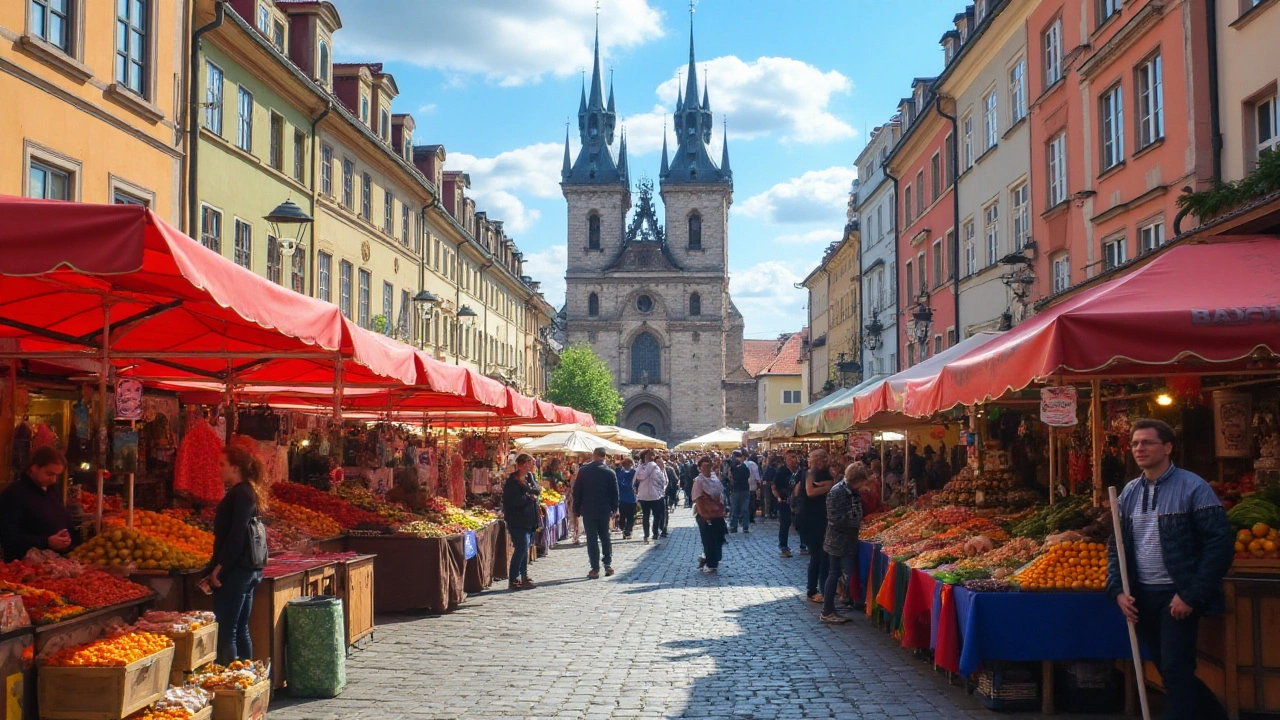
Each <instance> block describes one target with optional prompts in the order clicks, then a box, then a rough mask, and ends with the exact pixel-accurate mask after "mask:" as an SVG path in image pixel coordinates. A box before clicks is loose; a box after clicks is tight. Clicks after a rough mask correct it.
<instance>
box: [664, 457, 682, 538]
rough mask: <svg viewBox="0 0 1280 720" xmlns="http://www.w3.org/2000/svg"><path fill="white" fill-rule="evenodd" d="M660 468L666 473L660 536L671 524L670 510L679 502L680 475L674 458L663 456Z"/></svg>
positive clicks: (665, 533) (665, 534) (665, 532)
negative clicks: (664, 506)
mask: <svg viewBox="0 0 1280 720" xmlns="http://www.w3.org/2000/svg"><path fill="white" fill-rule="evenodd" d="M662 469H663V470H664V471H666V473H667V508H666V512H664V513H663V514H662V537H666V536H667V528H668V526H669V525H670V524H671V511H672V510H675V509H676V505H678V504H679V503H680V476H679V475H678V474H677V473H676V462H675V459H674V458H664V459H663V462H662Z"/></svg>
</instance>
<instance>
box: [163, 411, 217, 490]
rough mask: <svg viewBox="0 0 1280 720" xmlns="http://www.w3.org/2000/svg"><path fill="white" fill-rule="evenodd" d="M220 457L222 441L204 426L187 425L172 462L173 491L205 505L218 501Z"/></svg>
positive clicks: (198, 423) (207, 424) (201, 424)
mask: <svg viewBox="0 0 1280 720" xmlns="http://www.w3.org/2000/svg"><path fill="white" fill-rule="evenodd" d="M221 455H222V439H221V438H219V437H218V434H217V433H216V432H214V431H213V427H212V426H211V425H209V423H207V422H194V423H191V427H190V429H188V430H187V434H186V436H185V437H183V438H182V444H181V445H179V446H178V455H177V458H176V459H175V461H174V470H173V489H174V491H175V492H179V493H186V494H188V495H190V496H191V497H192V498H194V499H196V500H198V501H200V502H205V503H210V504H213V503H217V502H218V501H219V500H221V499H222V494H223V487H222V477H221V475H220V474H219V473H218V462H219V460H220V458H221Z"/></svg>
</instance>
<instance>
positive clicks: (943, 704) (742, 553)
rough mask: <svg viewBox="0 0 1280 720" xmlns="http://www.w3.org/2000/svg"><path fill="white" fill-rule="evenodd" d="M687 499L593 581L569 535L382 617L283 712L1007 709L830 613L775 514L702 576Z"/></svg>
mask: <svg viewBox="0 0 1280 720" xmlns="http://www.w3.org/2000/svg"><path fill="white" fill-rule="evenodd" d="M690 512H691V511H689V510H685V509H683V508H681V509H679V510H677V511H676V515H675V517H674V518H673V520H672V526H671V537H670V539H668V540H663V541H658V542H657V543H655V544H652V545H644V544H643V543H642V541H641V540H640V539H639V537H640V532H639V530H638V529H637V532H636V535H635V539H633V540H630V541H627V542H619V541H617V537H618V536H617V535H615V536H614V538H615V543H614V561H613V564H614V568H615V569H616V570H617V571H618V574H617V575H616V576H614V577H612V578H607V579H600V580H587V579H586V574H587V570H588V569H589V568H588V566H587V558H586V550H585V549H584V547H583V546H579V547H572V546H569V545H566V544H562V545H560V547H559V548H558V549H555V550H553V551H552V552H551V554H550V555H549V557H547V558H545V559H541V560H538V561H537V562H536V563H534V564H533V565H531V566H530V574H531V575H532V576H533V578H534V580H535V581H537V582H538V584H539V587H538V588H537V589H536V590H531V591H526V592H514V593H513V592H509V591H507V590H506V583H505V582H502V583H501V584H498V583H495V585H494V588H493V589H492V590H490V591H489V592H486V593H483V594H480V595H475V596H472V597H470V598H469V599H468V600H467V602H466V603H465V604H464V605H463V606H462V607H461V608H460V609H459V610H458V611H457V612H454V613H452V614H449V615H445V616H404V615H397V616H388V617H380V618H379V619H378V620H379V628H378V630H377V633H376V635H375V642H374V643H372V644H371V645H370V646H368V647H367V648H366V649H364V650H360V651H357V652H355V653H354V654H353V655H351V656H350V657H349V658H348V660H347V680H348V685H347V689H346V691H345V692H344V693H343V694H342V695H341V696H340V697H338V698H335V699H333V700H323V701H291V700H289V699H288V698H287V697H284V698H277V699H276V700H275V701H274V702H273V703H272V708H273V709H272V712H271V713H270V718H272V719H273V720H277V719H278V720H300V719H304V718H305V719H306V720H328V719H333V720H338V719H343V720H350V719H354V718H414V719H417V718H423V719H425V718H431V719H432V720H473V719H474V720H492V719H495V718H521V719H531V718H556V719H562V720H563V719H574V720H606V719H613V718H729V717H733V718H748V719H757V720H774V719H776V720H791V719H799V718H835V719H841V718H849V719H853V718H865V719H867V720H873V719H879V718H916V719H918V720H925V719H926V718H933V719H938V720H942V719H946V720H965V719H968V718H985V719H987V720H992V719H994V718H997V717H1000V716H999V715H997V714H996V713H993V712H990V711H988V710H986V709H985V708H984V707H983V706H982V705H981V704H980V703H979V702H978V700H977V699H976V698H974V697H972V696H970V695H967V694H966V693H965V691H964V690H963V688H962V687H961V686H960V684H959V683H958V682H957V683H956V684H949V683H948V681H947V678H946V675H945V674H944V673H938V672H935V671H934V670H933V668H932V666H931V665H930V664H929V662H928V661H927V660H925V659H924V658H920V657H915V656H913V655H912V654H911V653H909V652H907V651H905V650H903V649H901V648H900V647H898V646H897V644H896V643H895V642H894V641H893V640H892V639H891V638H890V637H889V636H888V635H886V634H884V633H882V632H881V631H880V630H878V629H876V628H875V626H874V624H873V623H871V622H870V621H869V620H867V619H866V618H862V617H858V618H856V619H855V620H854V621H853V622H850V623H848V624H846V625H843V626H825V625H821V624H819V622H818V617H817V616H818V609H817V608H816V607H815V606H813V605H812V604H808V603H806V602H804V601H803V599H802V593H801V592H800V591H801V589H802V588H803V584H804V573H805V565H806V562H807V558H802V557H800V556H799V554H798V543H797V542H795V541H794V535H793V542H792V545H793V547H795V548H797V555H796V557H795V558H793V559H789V560H782V559H779V558H778V554H777V549H776V545H777V525H776V523H774V522H769V521H765V522H762V523H759V524H757V525H756V526H755V527H756V531H755V532H753V533H751V534H749V535H742V534H738V535H731V536H730V542H729V544H728V545H727V546H726V547H725V559H724V563H723V564H722V566H721V568H720V573H719V574H718V575H707V574H703V573H701V572H699V571H698V570H697V568H696V560H697V557H698V555H699V553H700V545H699V542H698V531H697V528H696V527H695V526H694V524H693V521H692V518H691V515H690ZM1017 717H1020V718H1034V717H1036V716H1034V715H1029V714H1021V715H1018V716H1017ZM1095 717H1096V716H1095Z"/></svg>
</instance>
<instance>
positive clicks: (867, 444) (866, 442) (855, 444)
mask: <svg viewBox="0 0 1280 720" xmlns="http://www.w3.org/2000/svg"><path fill="white" fill-rule="evenodd" d="M873 443H874V440H873V439H872V436H871V433H869V432H861V433H850V434H849V452H851V453H853V455H854V456H855V457H857V456H859V455H865V454H866V453H867V452H868V451H870V450H871V446H872V444H873Z"/></svg>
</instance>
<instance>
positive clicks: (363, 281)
mask: <svg viewBox="0 0 1280 720" xmlns="http://www.w3.org/2000/svg"><path fill="white" fill-rule="evenodd" d="M372 284H373V276H371V275H370V274H369V271H368V270H361V271H360V305H359V308H358V309H359V312H360V314H359V317H358V318H357V320H356V322H357V323H359V325H360V327H362V328H365V329H366V330H367V329H369V327H370V325H369V293H370V287H369V286H370V285H372Z"/></svg>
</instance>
